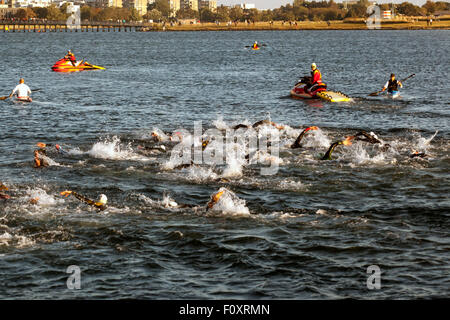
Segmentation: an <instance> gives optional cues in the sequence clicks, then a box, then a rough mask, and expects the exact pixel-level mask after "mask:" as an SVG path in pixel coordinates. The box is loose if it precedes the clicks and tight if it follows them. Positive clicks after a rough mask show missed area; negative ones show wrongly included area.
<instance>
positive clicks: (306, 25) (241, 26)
mask: <svg viewBox="0 0 450 320" xmlns="http://www.w3.org/2000/svg"><path fill="white" fill-rule="evenodd" d="M157 28H158V30H162V29H163V27H162V26H158V27H157ZM381 29H385V30H402V29H405V30H408V29H410V30H411V29H412V30H414V29H419V30H420V29H450V20H442V19H441V20H440V21H433V23H432V25H431V26H428V25H427V22H426V21H425V20H423V21H421V20H419V21H417V20H414V21H413V20H410V21H407V20H399V21H389V22H382V23H381ZM165 30H166V31H244V30H367V25H366V23H365V22H364V20H363V19H359V21H358V20H352V21H330V22H329V23H328V22H326V21H301V22H297V25H295V24H289V23H284V24H283V23H282V22H281V21H276V22H274V23H273V24H270V23H269V22H256V23H254V24H253V23H252V24H246V23H238V24H234V23H233V24H232V25H231V26H228V25H227V24H226V23H221V24H219V25H217V24H215V23H199V24H186V25H181V26H180V25H173V26H170V25H168V24H166V26H165Z"/></svg>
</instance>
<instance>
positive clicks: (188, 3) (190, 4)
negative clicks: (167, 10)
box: [180, 0, 199, 11]
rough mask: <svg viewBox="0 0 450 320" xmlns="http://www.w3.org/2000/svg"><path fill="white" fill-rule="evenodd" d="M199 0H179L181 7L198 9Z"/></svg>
mask: <svg viewBox="0 0 450 320" xmlns="http://www.w3.org/2000/svg"><path fill="white" fill-rule="evenodd" d="M198 2H199V0H181V3H180V5H181V9H192V10H194V11H198Z"/></svg>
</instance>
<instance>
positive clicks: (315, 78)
mask: <svg viewBox="0 0 450 320" xmlns="http://www.w3.org/2000/svg"><path fill="white" fill-rule="evenodd" d="M319 87H324V88H326V87H327V85H326V84H325V83H323V82H322V73H320V70H319V69H318V68H317V65H316V64H315V63H314V62H313V63H312V64H311V81H310V82H309V83H308V84H307V85H306V87H305V91H306V92H308V91H309V92H313V91H315V90H317V89H318V88H319Z"/></svg>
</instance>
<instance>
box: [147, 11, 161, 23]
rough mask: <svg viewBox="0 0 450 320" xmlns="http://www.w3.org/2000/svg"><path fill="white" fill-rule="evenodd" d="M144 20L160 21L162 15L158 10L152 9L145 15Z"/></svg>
mask: <svg viewBox="0 0 450 320" xmlns="http://www.w3.org/2000/svg"><path fill="white" fill-rule="evenodd" d="M144 19H147V20H153V21H160V20H161V19H162V13H161V11H159V10H158V9H152V10H150V11H147V13H146V14H145V15H144Z"/></svg>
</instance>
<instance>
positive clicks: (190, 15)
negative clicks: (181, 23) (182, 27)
mask: <svg viewBox="0 0 450 320" xmlns="http://www.w3.org/2000/svg"><path fill="white" fill-rule="evenodd" d="M176 17H177V19H196V18H198V11H196V10H192V9H191V8H186V9H180V10H178V11H177V14H176Z"/></svg>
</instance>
